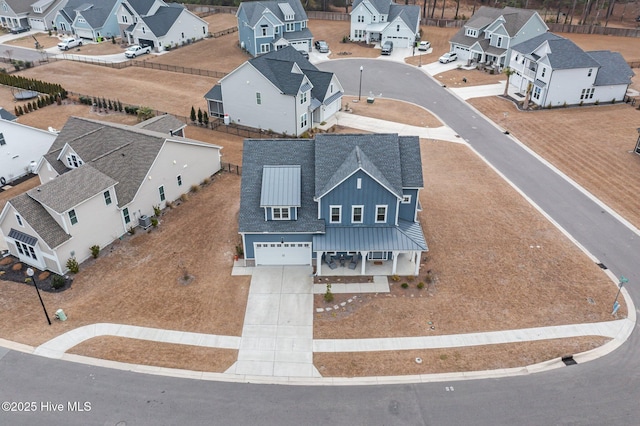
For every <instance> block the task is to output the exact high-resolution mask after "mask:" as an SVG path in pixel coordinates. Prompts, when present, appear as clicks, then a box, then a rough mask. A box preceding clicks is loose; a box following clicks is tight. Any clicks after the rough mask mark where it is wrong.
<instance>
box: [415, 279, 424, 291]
mask: <svg viewBox="0 0 640 426" xmlns="http://www.w3.org/2000/svg"><path fill="white" fill-rule="evenodd" d="M416 287H418V290H422V289H423V288H424V283H423V282H422V281H420V282H419V283H418V284H417V285H416Z"/></svg>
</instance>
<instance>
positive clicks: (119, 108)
mask: <svg viewBox="0 0 640 426" xmlns="http://www.w3.org/2000/svg"><path fill="white" fill-rule="evenodd" d="M118 111H119V112H122V102H120V99H118Z"/></svg>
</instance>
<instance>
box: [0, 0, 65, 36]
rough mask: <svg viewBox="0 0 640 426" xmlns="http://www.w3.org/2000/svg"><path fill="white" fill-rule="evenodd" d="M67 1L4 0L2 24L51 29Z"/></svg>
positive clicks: (4, 25) (1, 14) (10, 26)
mask: <svg viewBox="0 0 640 426" xmlns="http://www.w3.org/2000/svg"><path fill="white" fill-rule="evenodd" d="M66 3H67V0H2V1H0V25H2V26H3V27H5V28H14V27H27V28H33V29H34V30H49V29H51V28H53V27H54V25H55V24H54V22H53V21H54V18H55V16H56V14H57V13H58V11H59V10H60V9H61V8H62V7H64V5H65V4H66Z"/></svg>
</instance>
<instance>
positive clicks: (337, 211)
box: [329, 206, 342, 223]
mask: <svg viewBox="0 0 640 426" xmlns="http://www.w3.org/2000/svg"><path fill="white" fill-rule="evenodd" d="M329 210H330V211H331V218H330V219H329V223H340V222H342V206H330V207H329Z"/></svg>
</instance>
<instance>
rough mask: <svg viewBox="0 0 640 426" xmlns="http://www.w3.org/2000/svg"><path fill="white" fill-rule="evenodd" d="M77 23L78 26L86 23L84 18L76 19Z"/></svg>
mask: <svg viewBox="0 0 640 426" xmlns="http://www.w3.org/2000/svg"><path fill="white" fill-rule="evenodd" d="M78 23H80V24H86V23H87V21H85V19H84V18H78Z"/></svg>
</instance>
